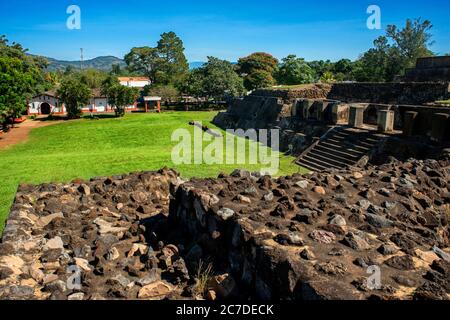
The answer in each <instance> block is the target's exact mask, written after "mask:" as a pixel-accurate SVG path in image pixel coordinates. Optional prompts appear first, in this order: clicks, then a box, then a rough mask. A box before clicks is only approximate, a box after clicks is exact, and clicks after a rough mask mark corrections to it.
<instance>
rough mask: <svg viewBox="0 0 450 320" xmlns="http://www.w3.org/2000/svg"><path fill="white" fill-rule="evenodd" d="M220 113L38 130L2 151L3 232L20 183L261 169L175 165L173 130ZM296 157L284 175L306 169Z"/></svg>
mask: <svg viewBox="0 0 450 320" xmlns="http://www.w3.org/2000/svg"><path fill="white" fill-rule="evenodd" d="M215 114H216V112H189V113H185V112H170V113H163V114H160V115H159V114H130V115H127V116H126V117H124V118H122V119H115V118H110V119H102V120H89V119H82V120H76V121H71V122H65V123H61V124H56V125H53V126H49V127H44V128H39V129H35V130H33V131H32V132H31V135H30V139H29V140H28V141H27V142H24V143H21V144H18V145H15V146H12V147H10V148H9V149H6V150H3V151H0V180H1V184H0V232H1V231H2V230H3V225H4V221H5V219H6V217H7V215H8V212H9V208H10V206H11V204H12V202H13V200H14V195H15V192H16V190H17V186H18V184H19V183H33V184H40V183H44V182H69V181H71V180H72V179H75V178H85V179H88V178H90V177H94V176H108V175H114V174H122V173H129V172H135V171H140V170H158V169H160V168H162V167H164V166H167V167H170V168H174V169H177V170H178V171H179V172H180V173H181V175H182V176H183V177H184V178H191V177H194V176H195V177H216V176H217V174H218V173H219V172H221V171H222V172H231V171H232V170H233V169H235V168H236V167H240V168H245V169H248V170H258V169H259V166H258V165H181V166H175V165H173V164H172V161H171V152H172V148H173V146H174V145H176V144H177V143H176V142H171V135H172V132H173V131H174V130H175V129H178V128H185V129H188V130H190V131H191V132H192V131H193V127H192V126H189V124H188V122H189V121H190V120H197V121H202V122H203V123H204V124H206V125H208V126H210V127H211V128H215V126H213V125H212V124H211V123H210V121H211V120H212V119H213V117H214V116H215ZM252 143H254V142H252ZM206 145H207V143H205V146H206ZM247 149H248V147H247ZM293 160H294V159H293V158H292V157H287V156H284V155H282V156H281V160H280V163H281V165H280V173H279V175H285V174H286V175H287V174H292V173H295V172H304V170H303V169H302V168H300V167H298V166H297V165H295V164H293V163H292V161H293Z"/></svg>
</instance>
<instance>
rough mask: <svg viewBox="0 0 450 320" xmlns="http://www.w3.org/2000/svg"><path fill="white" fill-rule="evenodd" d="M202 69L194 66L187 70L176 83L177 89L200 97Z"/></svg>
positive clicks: (201, 93)
mask: <svg viewBox="0 0 450 320" xmlns="http://www.w3.org/2000/svg"><path fill="white" fill-rule="evenodd" d="M203 81H204V70H202V69H201V68H196V69H194V70H191V71H189V73H188V75H187V76H186V77H185V78H184V81H182V82H180V83H179V84H178V89H179V90H180V91H181V92H183V93H186V94H189V95H192V96H194V97H197V98H199V97H201V96H202V95H203V93H204V91H203Z"/></svg>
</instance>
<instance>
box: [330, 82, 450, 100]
mask: <svg viewBox="0 0 450 320" xmlns="http://www.w3.org/2000/svg"><path fill="white" fill-rule="evenodd" d="M448 96H449V83H432V82H429V83H337V84H335V85H333V87H332V89H331V91H330V93H329V94H328V96H327V98H328V99H335V100H340V101H344V102H366V103H382V104H412V105H415V104H416V105H417V104H419V105H420V104H424V103H429V102H435V101H438V100H444V99H445V98H446V97H448Z"/></svg>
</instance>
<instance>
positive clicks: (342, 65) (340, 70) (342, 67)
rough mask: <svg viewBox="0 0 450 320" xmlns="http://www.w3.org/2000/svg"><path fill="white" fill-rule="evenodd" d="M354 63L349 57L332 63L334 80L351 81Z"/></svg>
mask: <svg viewBox="0 0 450 320" xmlns="http://www.w3.org/2000/svg"><path fill="white" fill-rule="evenodd" d="M353 69H354V63H353V62H352V61H351V60H350V59H341V60H339V61H337V62H336V63H334V64H333V69H332V73H333V76H334V78H335V80H336V81H351V80H354V77H353Z"/></svg>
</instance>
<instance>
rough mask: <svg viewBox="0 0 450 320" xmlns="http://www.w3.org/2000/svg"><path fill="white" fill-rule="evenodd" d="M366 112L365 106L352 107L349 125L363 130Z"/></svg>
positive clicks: (355, 105)
mask: <svg viewBox="0 0 450 320" xmlns="http://www.w3.org/2000/svg"><path fill="white" fill-rule="evenodd" d="M364 110H365V106H363V105H357V104H354V105H351V106H350V115H349V119H348V124H349V125H350V126H351V127H353V128H361V127H362V126H363V124H364Z"/></svg>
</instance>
